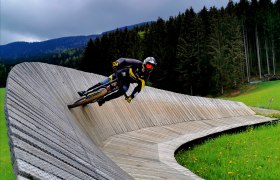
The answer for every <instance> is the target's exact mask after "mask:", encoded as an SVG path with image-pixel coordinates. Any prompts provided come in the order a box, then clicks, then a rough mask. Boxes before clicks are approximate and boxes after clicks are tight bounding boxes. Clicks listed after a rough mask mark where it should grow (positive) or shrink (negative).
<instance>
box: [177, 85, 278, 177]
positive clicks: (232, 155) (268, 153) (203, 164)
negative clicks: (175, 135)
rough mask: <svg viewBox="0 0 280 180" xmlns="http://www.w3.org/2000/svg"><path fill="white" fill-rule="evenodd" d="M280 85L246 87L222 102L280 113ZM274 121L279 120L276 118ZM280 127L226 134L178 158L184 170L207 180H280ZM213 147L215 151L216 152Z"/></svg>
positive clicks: (275, 125) (193, 148) (252, 128)
mask: <svg viewBox="0 0 280 180" xmlns="http://www.w3.org/2000/svg"><path fill="white" fill-rule="evenodd" d="M279 89H280V81H271V82H264V83H261V84H257V85H246V86H245V88H243V89H241V90H240V91H239V92H238V93H236V92H235V93H233V94H234V95H232V94H231V95H230V96H229V95H227V96H223V97H221V98H222V99H228V100H234V101H241V102H244V103H245V104H246V105H249V106H254V107H261V108H269V109H277V110H280V91H279ZM272 116H273V117H276V118H278V119H279V118H280V115H279V114H278V115H277V114H274V115H272ZM279 134H280V124H279V123H278V124H274V125H272V124H271V125H263V126H259V127H249V128H248V129H247V130H246V131H243V132H239V133H235V134H223V135H221V136H219V137H217V138H212V139H208V140H206V141H205V142H204V143H203V144H200V145H198V146H194V147H189V149H188V150H185V151H180V152H179V153H178V154H176V155H175V158H176V160H177V161H178V162H179V164H181V165H182V166H185V167H186V168H188V169H190V170H191V171H192V172H194V173H196V174H197V175H199V176H201V177H203V178H205V179H279V176H280V169H279V166H280V146H279V144H280V136H279ZM213 147H214V148H213Z"/></svg>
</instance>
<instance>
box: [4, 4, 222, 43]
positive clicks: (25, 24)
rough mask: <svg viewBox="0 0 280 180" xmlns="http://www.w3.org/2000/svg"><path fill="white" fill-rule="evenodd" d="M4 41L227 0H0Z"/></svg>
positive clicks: (100, 27) (107, 26)
mask: <svg viewBox="0 0 280 180" xmlns="http://www.w3.org/2000/svg"><path fill="white" fill-rule="evenodd" d="M0 2H1V7H0V8H1V12H0V13H1V14H0V15H1V19H0V20H1V26H0V30H1V33H0V35H1V37H0V44H6V43H9V42H13V41H21V40H24V41H42V40H47V39H51V38H58V37H65V36H74V35H89V34H99V33H102V32H104V31H108V30H112V29H115V28H117V27H123V26H126V25H132V24H137V23H141V22H146V21H152V20H157V18H158V17H161V18H163V19H167V18H169V17H170V16H176V15H178V13H179V12H184V11H185V10H186V9H187V8H189V7H191V6H192V7H193V8H194V9H195V10H196V11H199V10H200V9H202V8H203V6H204V5H206V6H207V7H210V6H213V5H216V6H217V7H220V6H221V5H226V4H227V0H199V1H198V0H176V1H174V0H24V1H21V0H0Z"/></svg>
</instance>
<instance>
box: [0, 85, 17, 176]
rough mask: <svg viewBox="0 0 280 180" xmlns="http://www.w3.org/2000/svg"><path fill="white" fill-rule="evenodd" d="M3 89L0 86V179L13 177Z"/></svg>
mask: <svg viewBox="0 0 280 180" xmlns="http://www.w3.org/2000/svg"><path fill="white" fill-rule="evenodd" d="M4 99H5V89H4V88H0V179H3V180H9V179H14V175H13V169H12V164H11V158H10V151H9V145H8V134H7V127H6V121H5V114H4Z"/></svg>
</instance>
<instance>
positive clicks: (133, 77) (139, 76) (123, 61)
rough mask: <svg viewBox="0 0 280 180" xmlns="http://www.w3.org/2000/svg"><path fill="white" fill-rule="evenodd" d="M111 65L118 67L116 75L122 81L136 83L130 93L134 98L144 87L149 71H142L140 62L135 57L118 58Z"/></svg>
mask: <svg viewBox="0 0 280 180" xmlns="http://www.w3.org/2000/svg"><path fill="white" fill-rule="evenodd" d="M113 65H115V67H117V68H118V69H119V70H118V71H117V76H118V78H119V80H120V81H121V82H122V83H124V84H128V83H137V86H136V87H135V88H134V90H133V92H132V94H131V95H130V96H131V97H132V98H134V97H135V96H136V95H137V94H138V93H139V92H140V91H141V90H142V89H143V88H144V86H145V83H146V81H147V80H148V79H149V76H150V73H149V72H146V71H145V72H144V71H143V67H142V62H141V61H139V60H137V59H127V58H120V59H118V60H117V61H115V62H113Z"/></svg>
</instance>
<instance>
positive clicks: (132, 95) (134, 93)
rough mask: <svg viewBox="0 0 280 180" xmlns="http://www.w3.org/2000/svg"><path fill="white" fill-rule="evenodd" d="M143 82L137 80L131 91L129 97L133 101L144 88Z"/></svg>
mask: <svg viewBox="0 0 280 180" xmlns="http://www.w3.org/2000/svg"><path fill="white" fill-rule="evenodd" d="M144 86H145V81H144V80H143V79H140V78H139V79H138V85H137V86H136V87H135V88H134V90H133V91H132V93H131V95H130V97H131V98H132V99H133V98H135V97H136V96H137V94H138V93H139V92H140V91H141V90H142V89H143V88H144Z"/></svg>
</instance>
